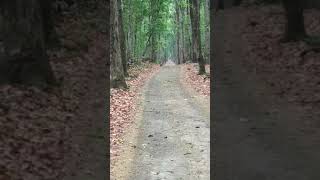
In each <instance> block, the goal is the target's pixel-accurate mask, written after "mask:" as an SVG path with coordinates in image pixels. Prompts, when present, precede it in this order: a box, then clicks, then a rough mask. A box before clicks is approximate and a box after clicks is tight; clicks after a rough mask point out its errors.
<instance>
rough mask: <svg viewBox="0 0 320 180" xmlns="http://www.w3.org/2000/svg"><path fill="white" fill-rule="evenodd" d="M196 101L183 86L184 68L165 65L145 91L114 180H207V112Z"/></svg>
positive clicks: (208, 163)
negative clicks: (181, 75) (181, 70)
mask: <svg viewBox="0 0 320 180" xmlns="http://www.w3.org/2000/svg"><path fill="white" fill-rule="evenodd" d="M195 98H197V97H196V96H190V94H188V93H187V91H184V89H183V88H182V85H181V84H180V66H176V65H173V64H172V63H171V62H168V64H167V65H165V66H163V67H162V68H161V70H160V72H159V73H158V74H156V75H155V76H154V77H153V78H152V79H151V80H150V81H149V82H148V83H147V85H146V86H145V87H144V90H143V92H142V98H141V99H142V100H141V101H142V102H141V104H140V105H141V110H142V111H141V112H140V113H139V114H138V115H137V118H136V121H135V123H136V124H135V126H133V127H132V128H131V130H128V131H129V133H128V135H127V136H126V138H125V141H126V142H125V144H127V145H126V146H125V149H126V152H124V154H123V155H122V159H123V160H122V161H121V160H120V162H121V163H118V165H117V166H116V167H115V169H116V171H117V172H116V173H115V174H116V175H115V177H114V179H116V180H122V179H139V180H153V179H154V180H157V179H182V180H188V179H190V180H196V179H204V180H205V179H209V173H210V170H209V168H210V162H209V161H210V160H209V155H210V151H209V141H210V137H209V135H210V129H209V127H210V124H209V112H208V111H207V109H204V108H202V106H198V105H197V104H196V102H195V100H194V99H195ZM207 107H209V104H207ZM128 152H129V153H128ZM124 159H127V160H126V161H125V160H124ZM128 162H129V163H128ZM125 163H127V164H126V165H125ZM112 179H113V178H112Z"/></svg>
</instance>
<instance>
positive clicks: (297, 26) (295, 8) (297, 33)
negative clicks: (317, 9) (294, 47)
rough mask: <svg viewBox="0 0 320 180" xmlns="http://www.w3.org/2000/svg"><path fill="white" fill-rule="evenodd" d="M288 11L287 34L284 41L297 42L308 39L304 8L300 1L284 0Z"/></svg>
mask: <svg viewBox="0 0 320 180" xmlns="http://www.w3.org/2000/svg"><path fill="white" fill-rule="evenodd" d="M282 3H283V6H284V9H285V10H286V18H287V25H286V32H285V37H284V39H283V40H284V41H297V40H301V39H303V38H305V37H306V30H305V27H304V17H303V7H302V3H301V1H300V0H282Z"/></svg>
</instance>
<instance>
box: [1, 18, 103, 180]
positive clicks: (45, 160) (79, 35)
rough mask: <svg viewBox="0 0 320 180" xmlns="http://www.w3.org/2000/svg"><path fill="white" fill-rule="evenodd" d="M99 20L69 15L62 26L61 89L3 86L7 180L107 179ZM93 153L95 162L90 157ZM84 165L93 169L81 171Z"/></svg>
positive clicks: (56, 61)
mask: <svg viewBox="0 0 320 180" xmlns="http://www.w3.org/2000/svg"><path fill="white" fill-rule="evenodd" d="M97 17H98V16H97V15H96V14H94V13H88V14H86V15H84V16H81V17H79V16H77V17H74V16H72V15H65V16H64V17H62V19H63V21H62V20H61V21H59V22H60V23H59V24H58V25H57V31H58V35H59V38H60V40H61V45H60V47H59V49H57V50H53V51H50V52H49V56H50V60H51V65H52V67H53V70H54V73H55V75H56V77H57V78H58V79H60V80H62V83H61V86H60V87H58V88H54V89H51V90H48V91H46V90H45V91H42V90H40V89H38V88H34V87H25V86H19V85H5V86H1V87H0V142H1V143H0V179H1V180H8V179H10V180H22V179H23V180H53V179H54V180H56V179H63V178H64V177H66V175H69V176H68V177H69V178H70V179H81V178H79V174H80V173H82V174H85V175H84V176H83V177H87V178H86V180H90V179H92V177H94V175H96V176H99V177H102V176H106V173H105V171H106V168H107V164H106V163H107V161H106V159H105V149H106V147H107V145H106V142H105V139H104V138H102V137H103V136H105V133H104V131H101V128H105V124H104V122H105V121H104V118H105V112H106V107H107V102H106V98H103V97H106V93H105V91H104V89H106V87H105V83H106V82H105V81H106V79H107V77H106V75H105V67H107V66H106V61H105V59H106V54H105V52H106V51H105V41H106V35H105V34H104V33H103V30H104V28H105V26H104V23H101V21H99V19H98V18H97ZM88 24H90V26H88ZM99 29H100V30H101V31H100V30H99ZM102 29H103V30H102ZM83 102H86V103H83ZM88 102H89V103H88ZM90 116H91V117H90ZM99 129H100V131H99ZM93 131H94V133H95V134H80V133H81V132H85V133H92V132H93ZM89 139H90V140H89ZM96 140H97V141H96ZM96 142H99V143H96ZM87 147H90V148H92V147H94V150H92V149H84V148H87ZM89 151H90V153H91V154H94V156H95V157H88V156H86V155H87V154H90V153H88V152H89ZM81 161H82V162H90V163H91V165H90V166H89V165H88V164H86V165H88V166H87V167H86V169H81V168H82V167H80V164H82V165H84V163H81ZM97 166H100V167H97ZM93 168H95V174H94V175H93V173H92V172H93V171H92V169H93ZM97 168H99V169H100V172H99V173H98V171H97ZM79 169H81V171H79ZM90 170H91V171H90Z"/></svg>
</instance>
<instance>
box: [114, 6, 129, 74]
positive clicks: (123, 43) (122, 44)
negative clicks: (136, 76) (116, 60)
mask: <svg viewBox="0 0 320 180" xmlns="http://www.w3.org/2000/svg"><path fill="white" fill-rule="evenodd" d="M117 3H118V9H119V12H118V13H119V32H120V47H121V60H122V66H123V73H124V75H125V76H128V71H127V56H126V39H125V38H126V37H125V33H124V28H123V16H122V2H121V0H117Z"/></svg>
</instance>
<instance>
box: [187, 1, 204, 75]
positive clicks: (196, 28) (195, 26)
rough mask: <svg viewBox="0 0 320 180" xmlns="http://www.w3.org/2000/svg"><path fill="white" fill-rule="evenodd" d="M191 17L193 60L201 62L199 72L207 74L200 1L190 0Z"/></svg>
mask: <svg viewBox="0 0 320 180" xmlns="http://www.w3.org/2000/svg"><path fill="white" fill-rule="evenodd" d="M190 4H191V8H190V9H191V10H190V18H191V24H192V42H193V48H194V50H193V61H194V62H198V63H199V74H205V73H206V70H205V62H204V59H203V55H202V51H201V33H200V1H198V0H190Z"/></svg>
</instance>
